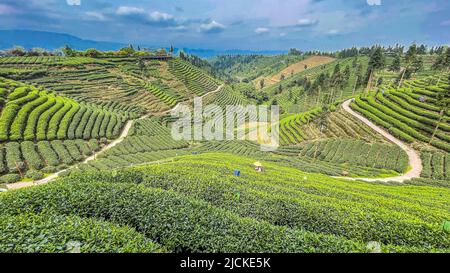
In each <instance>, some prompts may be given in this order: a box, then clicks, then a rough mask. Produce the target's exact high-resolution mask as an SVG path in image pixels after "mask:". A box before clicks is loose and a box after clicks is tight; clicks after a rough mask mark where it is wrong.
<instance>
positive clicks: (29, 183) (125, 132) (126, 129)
mask: <svg viewBox="0 0 450 273" xmlns="http://www.w3.org/2000/svg"><path fill="white" fill-rule="evenodd" d="M224 86H225V85H224V84H221V85H220V86H219V87H217V89H216V90H214V91H211V92H208V93H206V94H204V95H203V96H201V97H200V98H202V99H203V98H204V97H205V96H207V95H210V94H213V93H216V92H219V91H220V90H221V89H222V88H223V87H224ZM183 103H184V102H180V103H178V104H177V105H175V107H174V108H172V109H170V110H167V111H164V112H162V113H160V114H166V113H168V112H170V111H172V110H173V109H176V108H177V107H179V105H181V104H183ZM149 116H150V114H147V115H144V116H142V117H140V118H138V119H136V120H129V121H127V123H126V124H125V126H124V128H123V130H122V133H121V134H120V136H119V137H118V138H116V139H115V140H113V141H112V142H111V143H109V144H108V145H106V146H104V147H103V148H101V149H100V150H99V151H97V152H95V153H93V154H92V155H91V156H89V157H88V158H86V159H85V160H84V161H83V162H79V163H77V164H75V165H72V166H70V167H69V168H67V169H64V170H61V171H59V172H56V173H53V174H51V175H48V176H46V177H45V178H43V179H41V180H36V181H27V182H17V183H12V184H7V185H6V188H7V189H8V190H14V189H21V188H27V187H31V186H37V185H42V184H47V183H49V182H51V181H53V180H54V179H56V178H57V177H58V176H59V175H60V174H61V173H63V172H65V171H67V170H70V169H73V168H76V167H77V166H78V165H79V164H84V163H88V162H89V161H92V160H94V159H96V158H97V156H98V155H99V154H102V153H104V152H105V151H107V150H109V149H111V148H113V147H114V146H116V145H118V144H119V143H121V142H122V141H123V140H124V139H125V138H126V137H127V136H128V133H129V132H130V129H131V127H132V126H133V123H134V122H135V121H137V120H142V119H145V118H148V117H149Z"/></svg>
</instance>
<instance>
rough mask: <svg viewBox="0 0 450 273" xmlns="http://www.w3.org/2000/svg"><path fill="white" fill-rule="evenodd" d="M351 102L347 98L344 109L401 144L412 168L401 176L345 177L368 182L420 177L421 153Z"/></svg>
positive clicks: (392, 140) (399, 180) (393, 141)
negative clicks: (363, 113) (355, 109)
mask: <svg viewBox="0 0 450 273" xmlns="http://www.w3.org/2000/svg"><path fill="white" fill-rule="evenodd" d="M351 102H352V99H350V100H347V101H345V102H344V103H343V105H342V107H343V108H344V110H345V111H346V112H347V113H349V114H351V115H352V116H354V117H356V118H357V119H359V120H361V121H362V122H363V123H364V124H366V125H367V126H369V127H370V128H372V129H373V130H374V131H376V132H377V133H379V134H381V135H382V136H383V137H385V138H386V139H387V140H389V141H390V142H392V143H394V144H395V145H397V146H399V147H400V148H401V149H402V150H403V151H405V152H406V154H407V155H408V159H409V166H410V168H409V170H408V171H407V172H406V173H405V174H403V175H401V176H396V177H387V178H345V179H351V180H363V181H367V182H390V181H394V182H400V183H402V182H404V181H406V180H409V179H411V178H419V177H420V174H421V173H422V168H423V167H422V160H421V159H420V156H419V154H418V153H417V152H416V151H415V150H414V149H412V148H411V147H409V146H408V145H407V144H405V143H404V142H403V141H401V140H399V139H398V138H396V137H394V136H393V135H391V134H390V133H389V132H387V131H386V130H384V129H382V128H380V127H378V126H377V125H375V124H373V123H372V122H371V121H370V120H368V119H366V118H365V117H363V116H362V115H361V114H359V113H357V112H355V111H353V110H352V109H351V108H350V103H351Z"/></svg>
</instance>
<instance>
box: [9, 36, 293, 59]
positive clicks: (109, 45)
mask: <svg viewBox="0 0 450 273" xmlns="http://www.w3.org/2000/svg"><path fill="white" fill-rule="evenodd" d="M65 45H69V46H70V47H71V48H73V49H76V50H86V49H88V48H96V49H98V50H118V49H120V48H122V47H124V46H127V45H128V44H124V43H116V42H104V41H93V40H85V39H81V38H78V37H76V36H73V35H70V34H65V33H56V32H48V31H35V30H17V29H13V30H0V50H2V49H8V48H12V47H14V46H23V47H24V48H26V49H31V48H33V47H41V48H45V49H50V50H54V49H58V48H61V47H63V46H65ZM141 47H150V48H151V47H152V46H147V45H141ZM180 50H182V51H184V52H185V53H187V54H194V55H197V56H199V57H203V58H207V57H214V56H217V55H237V54H260V55H276V54H283V53H286V51H282V50H265V51H252V50H241V49H232V50H215V49H191V48H176V49H175V52H176V53H177V52H178V51H180Z"/></svg>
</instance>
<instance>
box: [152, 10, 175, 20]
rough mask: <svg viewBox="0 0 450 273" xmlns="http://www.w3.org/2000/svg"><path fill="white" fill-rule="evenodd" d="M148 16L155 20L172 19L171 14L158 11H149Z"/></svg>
mask: <svg viewBox="0 0 450 273" xmlns="http://www.w3.org/2000/svg"><path fill="white" fill-rule="evenodd" d="M150 18H151V19H153V20H154V21H157V22H163V21H170V20H173V19H174V17H173V16H172V15H170V14H167V13H164V12H159V11H154V12H152V13H150Z"/></svg>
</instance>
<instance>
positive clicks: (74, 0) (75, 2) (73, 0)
mask: <svg viewBox="0 0 450 273" xmlns="http://www.w3.org/2000/svg"><path fill="white" fill-rule="evenodd" d="M66 3H67V5H69V6H79V5H81V0H66Z"/></svg>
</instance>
